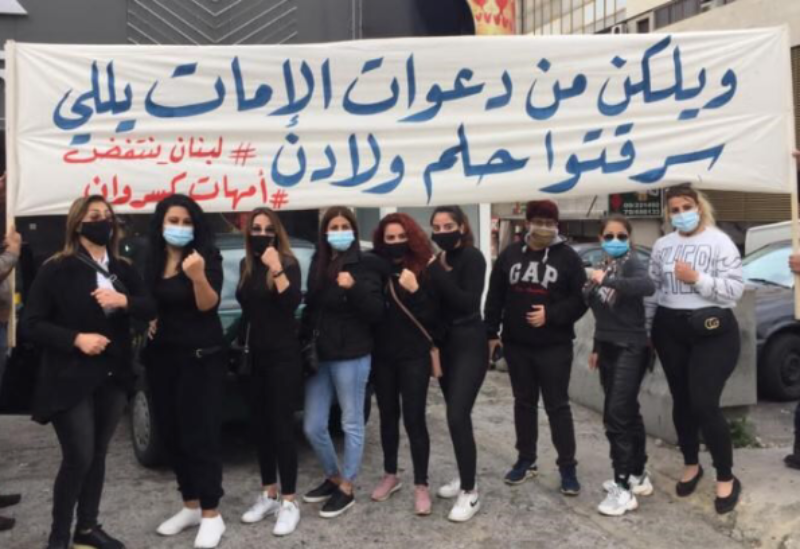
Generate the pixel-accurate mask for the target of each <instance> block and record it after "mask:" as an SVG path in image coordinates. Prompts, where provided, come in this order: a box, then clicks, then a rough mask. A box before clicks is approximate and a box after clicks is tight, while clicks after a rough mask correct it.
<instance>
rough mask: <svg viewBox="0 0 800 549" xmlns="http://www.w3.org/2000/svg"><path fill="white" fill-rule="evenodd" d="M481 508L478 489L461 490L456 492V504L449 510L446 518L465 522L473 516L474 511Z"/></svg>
mask: <svg viewBox="0 0 800 549" xmlns="http://www.w3.org/2000/svg"><path fill="white" fill-rule="evenodd" d="M480 509H481V498H480V496H478V490H477V489H475V490H473V491H472V492H464V491H463V490H462V491H461V493H460V494H458V499H457V500H456V504H455V505H453V509H452V510H451V511H450V514H449V515H448V517H447V519H448V520H450V521H453V522H467V521H468V520H469V519H471V518H472V517H474V516H475V513H477V512H478V511H480Z"/></svg>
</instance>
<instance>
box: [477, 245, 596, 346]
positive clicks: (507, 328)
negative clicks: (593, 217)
mask: <svg viewBox="0 0 800 549" xmlns="http://www.w3.org/2000/svg"><path fill="white" fill-rule="evenodd" d="M585 283H586V271H585V270H584V267H583V262H582V261H581V258H580V256H578V254H577V253H576V252H575V250H573V249H572V248H571V247H570V246H568V245H567V244H565V243H564V240H563V239H562V238H560V237H556V239H555V240H554V241H553V243H552V244H551V245H550V246H549V247H547V248H545V249H543V250H534V249H532V248H530V247H529V246H528V245H527V244H526V243H522V242H521V243H515V244H511V245H510V246H508V247H507V248H506V249H505V250H503V252H502V253H501V254H500V256H499V257H498V258H497V261H496V262H495V265H494V269H492V276H491V278H490V280H489V295H488V296H487V298H486V306H485V309H484V313H485V322H486V329H487V332H488V335H489V339H497V338H498V334H499V333H500V327H501V325H502V328H503V341H504V342H505V343H513V344H517V345H526V346H530V347H544V346H548V345H558V344H564V343H570V342H572V340H573V339H574V338H575V330H574V326H575V323H576V322H577V321H578V320H579V319H580V318H581V317H582V316H583V314H584V313H585V312H586V304H585V303H584V300H583V286H584V284H585ZM534 305H544V307H545V324H544V326H541V327H539V328H534V327H533V326H531V325H530V324H529V323H528V321H527V314H528V313H530V312H533V306H534Z"/></svg>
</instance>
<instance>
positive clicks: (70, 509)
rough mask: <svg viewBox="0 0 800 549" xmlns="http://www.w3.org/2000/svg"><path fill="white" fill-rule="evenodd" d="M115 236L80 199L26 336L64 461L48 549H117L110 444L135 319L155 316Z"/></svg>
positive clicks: (106, 213) (106, 214) (98, 206)
mask: <svg viewBox="0 0 800 549" xmlns="http://www.w3.org/2000/svg"><path fill="white" fill-rule="evenodd" d="M118 241H119V228H118V225H117V221H116V218H115V217H114V213H113V211H112V210H111V206H110V205H109V204H108V202H106V200H105V199H104V198H103V197H101V196H89V197H86V198H80V199H78V200H76V201H75V202H74V203H73V204H72V207H71V208H70V211H69V215H68V216H67V229H66V242H65V244H64V248H63V250H62V251H61V252H60V253H59V254H57V255H56V256H54V257H53V258H51V259H50V260H48V261H47V262H46V263H45V264H44V265H43V266H42V268H41V270H40V271H39V273H38V275H37V277H36V280H35V281H34V283H33V286H32V287H31V290H30V294H29V296H28V303H27V308H26V310H25V317H24V318H23V328H24V329H25V330H26V331H27V333H28V334H29V336H30V337H31V339H32V340H33V341H34V342H35V343H36V344H37V345H39V346H41V348H42V349H43V351H44V352H43V356H42V369H41V372H40V376H39V380H38V385H37V390H36V398H35V402H34V414H33V417H34V419H35V420H36V421H39V422H41V423H49V422H52V424H53V427H54V428H55V431H56V435H57V436H58V441H59V444H60V445H61V452H62V456H63V458H62V462H61V467H60V469H59V471H58V476H57V477H56V482H55V488H54V490H53V523H52V528H51V531H50V540H49V543H48V545H47V547H48V548H49V549H66V548H67V547H71V546H72V545H71V544H70V531H71V528H72V521H73V518H74V514H75V508H76V506H77V511H78V524H77V528H76V531H75V535H74V539H73V540H72V542H73V543H74V547H76V548H78V547H80V548H99V549H120V548H122V547H124V545H123V544H122V543H121V542H119V541H117V540H115V539H114V538H113V537H111V536H110V535H108V534H107V533H105V532H104V531H103V529H102V528H101V527H100V525H99V524H98V520H97V519H98V512H99V508H100V498H101V495H102V492H103V484H104V480H105V460H106V453H107V450H108V444H109V442H110V441H111V437H112V436H113V434H114V430H115V429H116V427H117V423H119V419H120V417H122V412H123V409H124V408H125V402H126V395H127V394H128V393H130V391H131V390H132V389H133V381H134V376H133V372H132V369H131V338H130V329H131V328H130V320H131V318H132V317H133V318H136V319H138V320H142V321H147V320H150V319H151V318H153V317H154V316H155V312H156V309H155V303H154V301H153V300H152V299H151V298H150V297H149V296H147V293H146V291H145V289H144V283H143V282H142V280H141V278H140V277H139V275H138V274H137V273H136V271H135V270H134V269H133V267H132V266H131V265H130V264H129V263H128V262H127V261H125V260H123V259H122V258H120V257H119V256H118V254H117V248H118Z"/></svg>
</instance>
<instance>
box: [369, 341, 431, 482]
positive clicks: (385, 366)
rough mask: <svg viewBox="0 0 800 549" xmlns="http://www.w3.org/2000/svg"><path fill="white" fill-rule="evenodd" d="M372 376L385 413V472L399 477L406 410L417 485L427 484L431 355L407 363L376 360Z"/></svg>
mask: <svg viewBox="0 0 800 549" xmlns="http://www.w3.org/2000/svg"><path fill="white" fill-rule="evenodd" d="M372 375H373V382H374V383H375V396H376V397H377V399H378V408H379V409H380V414H381V445H382V447H383V470H384V471H385V472H386V473H388V474H392V475H395V474H397V452H398V448H399V446H400V415H401V411H402V416H403V424H404V425H405V428H406V433H407V434H408V442H409V445H410V446H411V462H412V463H413V465H414V484H415V485H427V484H428V461H429V458H430V453H431V441H430V437H429V436H428V425H427V423H426V421H425V409H426V405H427V401H428V385H429V383H430V377H431V358H430V354H426V355H425V356H423V357H419V358H415V359H406V360H392V359H391V358H386V357H375V363H374V364H373V367H372Z"/></svg>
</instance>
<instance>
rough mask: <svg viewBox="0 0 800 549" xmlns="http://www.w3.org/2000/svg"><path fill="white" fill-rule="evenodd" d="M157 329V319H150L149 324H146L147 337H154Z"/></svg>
mask: <svg viewBox="0 0 800 549" xmlns="http://www.w3.org/2000/svg"><path fill="white" fill-rule="evenodd" d="M157 331H158V319H157V318H156V319H153V320H151V321H150V324H149V325H148V326H147V338H148V339H153V338H155V337H156V332H157Z"/></svg>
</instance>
